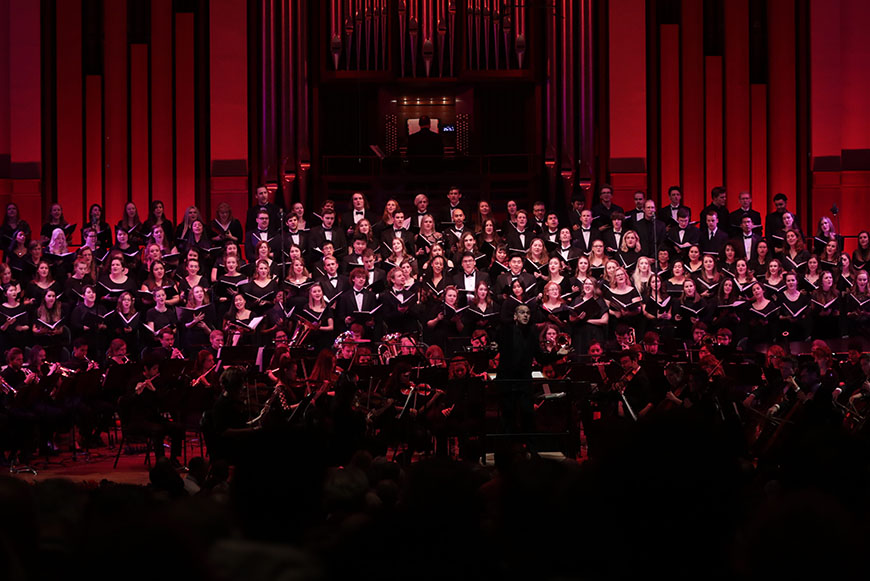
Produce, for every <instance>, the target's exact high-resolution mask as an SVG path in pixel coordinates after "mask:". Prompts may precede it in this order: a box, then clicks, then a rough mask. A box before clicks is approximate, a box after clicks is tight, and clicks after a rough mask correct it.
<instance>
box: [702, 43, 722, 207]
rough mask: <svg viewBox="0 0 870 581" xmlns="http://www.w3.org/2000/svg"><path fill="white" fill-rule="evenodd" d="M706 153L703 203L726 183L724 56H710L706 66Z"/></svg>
mask: <svg viewBox="0 0 870 581" xmlns="http://www.w3.org/2000/svg"><path fill="white" fill-rule="evenodd" d="M704 101H705V109H704V116H705V120H704V129H705V134H706V135H705V139H704V153H705V156H704V158H705V166H706V172H705V185H706V187H705V188H704V197H703V200H702V203H701V204H699V205H698V206H697V207H699V208H701V207H703V206H704V205H705V204H706V203H707V200H708V196H709V194H710V190H711V189H713V188H715V187H716V186H721V185H722V184H723V183H724V179H725V171H724V163H723V156H724V145H723V140H722V133H723V130H722V57H719V56H708V57H706V58H705V67H704Z"/></svg>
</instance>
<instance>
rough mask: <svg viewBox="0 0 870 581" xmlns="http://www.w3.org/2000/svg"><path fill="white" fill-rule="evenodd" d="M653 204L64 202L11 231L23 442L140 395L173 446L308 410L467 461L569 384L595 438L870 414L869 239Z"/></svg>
mask: <svg viewBox="0 0 870 581" xmlns="http://www.w3.org/2000/svg"><path fill="white" fill-rule="evenodd" d="M714 193H715V194H716V196H715V197H714V202H716V201H721V200H724V199H725V197H724V195H722V196H720V195H719V194H721V193H722V192H719V191H718V190H717V191H716V192H714ZM635 197H636V198H637V199H635V204H636V207H635V210H634V211H631V212H629V213H628V214H627V215H626V214H624V213H623V212H622V209H621V208H619V207H618V206H617V205H615V204H613V203H612V190H611V188H610V187H609V186H606V185H602V186H601V187H600V188H599V191H598V195H597V203H596V204H595V205H593V206H592V209H591V210H589V209H583V208H582V206H580V207H575V206H573V205H572V206H571V207H570V208H566V209H565V212H564V217H565V223H564V224H561V218H562V217H563V213H562V212H560V211H558V210H559V209H553V210H551V211H547V208H546V206H545V204H543V203H542V202H535V203H534V204H533V205H532V211H531V212H530V211H528V210H526V209H523V208H522V204H518V203H517V202H516V201H513V200H512V201H511V202H509V203H508V205H507V206H506V207H505V208H504V215H505V216H507V219H506V220H504V221H501V220H499V218H498V214H499V208H496V207H494V205H492V204H490V203H489V202H487V201H480V203H479V204H478V207H477V211H476V212H469V211H467V210H466V209H465V208H464V207H463V206H462V205H461V204H462V202H461V199H462V198H461V193H460V192H459V190H458V189H457V188H451V189H450V191H449V192H448V193H446V194H445V195H444V197H443V199H440V200H439V199H437V198H432V199H430V197H429V196H426V195H424V194H419V195H417V196H416V197H415V198H414V200H413V201H414V203H413V204H406V206H407V207H405V208H403V205H402V204H401V203H400V202H399V201H398V200H389V201H388V202H387V203H386V205H385V206H384V209H383V212H380V213H379V212H377V211H376V209H375V208H372V207H371V206H370V204H369V199H368V197H367V196H365V195H364V194H363V193H362V192H355V193H354V194H353V195H352V196H351V198H350V199H349V200H346V204H341V203H335V202H332V201H327V202H326V203H324V204H323V208H324V211H323V212H322V213H321V214H319V215H316V214H315V215H314V216H313V217H310V218H307V217H306V215H305V212H304V208H300V209H301V212H298V211H292V212H288V213H287V215H286V219H283V220H282V217H284V214H283V212H282V211H281V210H280V209H279V208H277V206H275V204H274V203H273V201H272V200H271V194H270V192H269V191H268V190H266V189H265V188H260V189H258V192H257V197H256V201H257V203H256V204H255V205H253V206H252V207H251V209H250V211H249V212H248V216H247V221H246V226H247V227H246V228H243V227H242V224H241V222H240V221H239V220H237V219H236V218H233V216H232V212H231V210H230V208H229V206H228V205H227V204H220V205H218V206H217V209H216V212H215V215H214V217H213V219H211V220H207V219H206V217H205V216H201V214H200V212H199V210H198V209H197V208H195V207H190V208H188V209H187V210H186V211H185V214H184V220H183V222H182V223H181V224H179V225H178V227H177V228H175V227H173V224H172V222H171V220H170V217H169V216H167V215H165V214H164V213H163V204H162V203H160V202H159V201H155V202H152V204H151V207H150V213H149V216H148V219H147V220H146V222H145V223H141V222H140V221H139V218H138V214H137V211H136V207H135V205H133V204H127V206H125V209H124V215H123V216H122V217H121V219H120V221H118V222H117V226H116V227H115V229H114V239H112V237H111V233H112V232H111V229H110V227H109V226H108V225H107V224H106V221H105V217H104V216H103V210H102V208H101V207H99V206H97V205H95V206H93V207H91V208H90V211H89V214H88V215H89V219H90V221H89V222H88V223H87V224H86V225H85V227H84V228H83V229H82V233H81V247H79V248H78V249H77V250H71V249H70V248H69V247H68V244H69V243H70V242H71V238H70V237H69V236H68V235H67V233H66V230H65V228H66V226H65V224H66V222H65V220H64V218H63V208H61V207H60V205H59V204H53V205H52V207H51V209H50V211H49V214H48V216H46V221H45V224H44V225H43V227H42V230H41V236H40V237H39V238H37V239H33V240H31V231H30V228H29V226H26V224H24V226H25V227H19V228H17V229H15V230H13V231H11V232H9V233H8V235H7V236H6V240H5V247H4V250H5V252H4V261H3V264H2V269H0V283H2V294H0V298H2V299H3V300H2V303H0V319H2V320H0V347H2V351H3V354H4V360H5V361H6V366H5V367H4V368H3V371H2V373H0V377H2V384H0V388H2V395H0V402H2V410H0V416H2V417H0V420H2V422H3V425H4V426H5V430H4V432H5V433H6V436H5V437H4V438H3V440H2V442H0V447H2V449H3V453H4V455H6V456H7V457H8V458H10V459H12V458H15V459H16V460H18V461H20V462H27V461H29V460H31V459H32V458H33V457H34V455H35V454H37V453H38V452H40V451H41V452H45V453H51V450H52V449H53V448H54V447H55V441H57V440H58V438H60V437H61V436H62V435H63V434H64V433H66V432H67V431H70V430H72V433H73V434H74V436H73V438H72V441H71V443H70V446H71V447H75V448H77V449H85V450H86V449H89V448H94V447H97V446H100V445H102V443H103V442H102V439H101V436H100V434H101V433H105V431H106V430H107V429H108V426H109V425H110V424H111V418H112V416H113V414H114V413H115V412H118V414H119V416H120V417H121V418H122V423H126V424H127V425H126V426H125V427H126V428H127V429H128V430H130V431H131V432H136V431H138V432H140V433H144V434H146V435H147V436H148V437H149V438H151V440H152V442H153V444H154V445H153V449H154V451H155V453H157V452H159V453H161V454H162V453H163V445H162V442H163V439H164V438H169V440H170V441H171V445H170V447H169V449H170V456H171V459H172V461H173V462H178V454H179V449H180V446H181V440H182V438H183V435H184V429H187V428H193V429H200V428H202V429H209V430H210V437H211V441H212V444H214V445H215V446H216V449H224V450H231V451H234V452H232V453H237V451H238V447H237V446H236V445H235V444H227V443H226V442H224V443H220V442H219V441H218V439H220V438H221V437H223V434H224V432H227V429H229V430H230V431H229V432H227V433H230V434H237V433H244V432H245V431H253V430H269V429H276V427H286V426H289V425H298V424H306V425H307V424H316V425H318V426H321V427H322V428H324V429H329V430H333V431H334V432H335V433H336V434H340V438H339V440H340V441H341V442H342V444H341V445H337V447H338V448H339V449H342V450H345V453H347V452H348V451H352V450H353V449H356V448H357V447H360V446H363V447H366V446H368V447H371V448H372V449H378V448H380V449H387V448H394V449H398V447H401V448H402V449H403V450H404V452H405V453H406V454H407V455H409V456H411V455H413V454H414V453H419V452H427V451H428V452H434V453H437V454H444V453H446V452H447V451H448V450H449V449H450V447H451V444H450V442H451V437H453V438H457V442H458V444H457V446H455V448H454V449H455V451H456V453H458V454H460V455H462V456H463V457H468V451H469V450H474V451H475V453H476V452H479V451H480V450H482V449H483V448H484V446H483V445H482V444H481V442H480V441H479V439H480V438H481V437H483V435H484V434H486V433H492V432H494V431H495V432H499V431H501V432H506V433H508V434H511V433H516V434H523V433H531V432H534V431H535V430H536V426H535V422H536V420H535V413H536V412H537V410H538V409H539V408H545V407H547V405H551V404H546V402H547V401H549V399H553V396H552V393H553V390H554V389H555V390H556V391H558V392H559V393H562V392H566V393H568V394H569V395H568V397H567V404H565V405H566V406H567V408H568V410H569V415H570V416H571V418H572V420H571V423H572V432H573V433H574V434H575V435H576V437H577V438H578V441H579V438H580V436H579V434H580V433H581V431H582V433H585V434H586V436H587V437H586V443H587V445H589V446H590V448H589V449H590V452H592V448H591V446H592V445H593V442H600V441H601V440H600V438H602V437H604V436H603V435H602V434H606V432H607V430H606V426H607V425H608V424H611V423H614V422H615V423H620V422H624V421H629V422H640V421H643V420H644V418H646V417H648V416H656V415H661V414H666V413H674V412H676V411H678V410H681V411H686V410H694V411H695V412H697V413H709V414H710V417H712V418H719V420H718V421H723V422H737V423H739V424H741V427H742V431H743V432H744V433H745V434H746V435H747V439H746V446H747V448H748V449H751V450H752V451H753V452H754V453H756V454H759V455H761V454H764V453H769V452H771V451H772V450H776V449H777V445H778V444H777V442H778V440H779V439H780V438H781V437H782V436H783V433H784V432H785V433H787V432H788V429H786V428H784V426H792V425H794V424H795V423H796V422H798V421H810V420H808V419H806V418H814V420H813V421H820V420H818V418H819V417H820V416H823V415H825V414H828V416H826V417H828V419H830V416H836V417H838V418H839V421H842V422H843V425H844V426H848V428H849V430H851V431H854V432H859V431H861V430H863V428H864V423H865V422H864V418H865V417H866V414H865V412H864V407H865V404H864V402H863V400H864V399H865V397H866V396H867V395H868V393H870V380H868V373H867V372H868V371H870V366H868V364H867V361H868V356H867V355H865V354H863V353H862V351H863V343H862V340H863V339H864V338H866V337H867V336H868V333H870V327H868V325H867V324H866V323H867V321H868V320H870V306H868V305H867V303H868V302H870V284H868V272H867V270H865V267H866V264H867V263H868V258H870V251H868V250H867V248H868V244H870V243H868V241H867V240H868V238H870V235H867V233H866V232H862V233H861V235H859V236H858V237H857V238H858V248H857V249H856V250H855V251H854V252H852V253H849V252H845V251H844V250H843V236H842V235H841V234H838V233H837V232H836V228H835V224H834V222H833V221H832V220H831V219H830V218H829V217H827V216H823V217H822V219H821V220H820V221H819V228H818V233H817V235H816V237H815V238H813V239H808V238H807V237H806V236H805V235H804V234H803V233H802V232H801V230H800V229H799V228H798V225H797V223H796V221H795V218H794V216H793V215H792V214H790V213H789V212H788V211H787V210H785V204H778V206H777V207H778V209H777V210H775V211H774V212H773V213H772V214H776V215H775V216H768V217H767V219H766V220H765V224H764V225H763V224H761V216H760V215H758V213H757V212H755V211H754V210H751V197H750V196H749V194H748V193H746V192H744V193H742V194H741V195H740V203H741V207H740V208H738V209H737V210H735V211H734V212H731V214H729V213H728V212H727V208H725V207H724V206H723V205H722V204H716V203H714V204H711V206H709V207H708V208H706V209H705V210H704V212H702V213H701V216H702V220H703V221H702V222H701V228H700V229H699V228H698V227H697V226H696V225H695V224H694V223H691V222H690V217H691V215H692V212H691V209H690V208H687V207H685V206H683V205H681V203H680V202H681V198H680V196H679V191H678V190H675V191H674V192H673V195H672V196H671V202H672V203H671V205H670V206H667V207H666V208H664V209H663V211H662V210H660V211H658V212H657V211H656V207H655V203H654V201H653V200H651V199H646V198H645V197H644V196H643V195H642V193H641V192H638V194H637V195H636V196H635ZM778 201H782V200H778ZM297 205H298V204H297ZM412 206H413V207H412ZM780 206H782V207H781V208H780ZM338 209H346V210H347V211H346V212H344V213H339V212H337V210H338ZM729 220H730V222H729ZM282 222H283V223H282ZM318 222H319V223H318ZM560 226H561V227H560ZM766 228H770V231H765V229H766ZM638 337H641V338H643V341H642V343H640V344H638V343H637V342H636V338H638ZM843 337H846V338H847V339H845V340H843V341H849V345H850V347H849V349H848V360H844V361H843V362H842V363H840V362H839V361H838V358H837V357H836V356H835V355H834V353H833V352H832V348H831V347H832V345H833V342H834V341H836V340H838V338H843ZM809 341H815V343H814V346H813V348H812V351H810V349H809V348H807V349H805V350H804V351H803V352H804V353H806V355H805V356H803V357H802V356H799V355H798V356H797V357H790V356H788V355H787V351H789V350H791V349H795V348H798V349H799V348H800V345H804V344H808V342H809ZM829 343H831V344H832V345H829ZM795 345H798V346H797V347H795ZM783 347H784V348H785V350H783ZM778 351H783V353H782V354H778ZM834 351H837V349H834ZM839 351H841V352H843V354H844V355H845V351H846V350H845V349H840V350H839ZM800 352H801V351H798V353H800ZM796 355H797V353H796ZM765 358H766V359H765ZM25 361H27V362H28V363H27V364H25V363H24V362H25ZM228 370H240V372H241V373H242V375H241V376H239V377H241V378H243V380H242V381H241V385H239V384H238V380H239V377H236V378H233V377H231V379H232V381H230V382H229V383H226V382H224V381H223V379H222V376H223V374H225V373H227V372H228ZM544 382H551V383H547V385H546V390H544V391H543V392H541V389H543V385H544ZM227 386H229V388H228V387H227ZM488 392H490V393H492V394H494V396H495V400H497V401H498V405H496V406H495V408H496V411H497V413H498V414H500V422H497V423H496V425H495V426H493V425H492V423H491V422H490V423H489V424H488V423H487V412H486V407H487V406H486V403H485V402H486V399H487V398H486V397H484V395H483V394H484V393H488ZM548 398H549V399H548ZM552 405H554V404H552ZM216 416H219V418H218V419H219V421H218V420H216V419H215V418H216ZM204 417H205V418H211V419H210V421H202V418H204ZM216 421H218V423H219V424H220V425H222V426H223V425H224V424H226V426H225V427H227V429H215V427H214V426H215V422H216ZM221 422H222V423H221ZM599 422H600V423H601V424H600V425H601V426H603V427H604V428H603V429H596V424H598V423H599Z"/></svg>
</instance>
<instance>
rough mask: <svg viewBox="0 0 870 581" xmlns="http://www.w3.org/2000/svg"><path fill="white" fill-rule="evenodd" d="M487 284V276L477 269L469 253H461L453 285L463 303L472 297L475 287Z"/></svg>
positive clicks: (472, 256) (472, 255)
mask: <svg viewBox="0 0 870 581" xmlns="http://www.w3.org/2000/svg"><path fill="white" fill-rule="evenodd" d="M482 282H485V283H486V284H489V275H488V274H487V273H485V272H483V271H480V270H478V269H477V261H476V260H475V259H474V254H472V253H471V252H463V253H462V259H461V261H460V271H459V272H457V273H456V274H455V275H454V276H453V284H454V286H456V288H457V290H459V294H460V297H464V299H465V301H467V300H468V299H469V298H471V297H473V296H474V291H475V289H477V285H478V284H480V283H482Z"/></svg>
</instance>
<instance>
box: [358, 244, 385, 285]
mask: <svg viewBox="0 0 870 581" xmlns="http://www.w3.org/2000/svg"><path fill="white" fill-rule="evenodd" d="M375 262H377V258H376V257H375V253H374V251H373V250H372V249H371V248H367V249H366V250H365V251H364V252H363V269H364V270H365V275H366V288H368V289H369V290H371V291H372V292H373V293H375V294H376V295H377V294H379V293H381V292H382V291H383V290H384V288H386V285H387V273H386V272H385V271H384V270H383V269H382V268H377V267H376V266H375Z"/></svg>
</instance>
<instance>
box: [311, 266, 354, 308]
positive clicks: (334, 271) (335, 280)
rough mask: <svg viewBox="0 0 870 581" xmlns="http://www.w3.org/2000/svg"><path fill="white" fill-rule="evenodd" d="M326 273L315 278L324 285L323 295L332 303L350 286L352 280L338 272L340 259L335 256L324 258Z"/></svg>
mask: <svg viewBox="0 0 870 581" xmlns="http://www.w3.org/2000/svg"><path fill="white" fill-rule="evenodd" d="M323 270H324V271H325V274H324V275H323V276H318V277H317V278H315V279H314V281H315V282H319V283H320V286H322V287H323V297H324V298H325V299H326V301H327V302H328V303H329V304H332V303H333V301H334V300H335V297H337V296H338V295H340V294H341V293H343V292H344V291H346V290H347V289H349V288H350V280H349V279H348V278H347V277H346V276H345V275H343V274H338V260H336V259H335V257H334V256H327V257H326V258H324V259H323Z"/></svg>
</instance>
